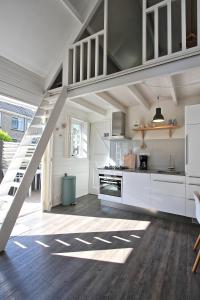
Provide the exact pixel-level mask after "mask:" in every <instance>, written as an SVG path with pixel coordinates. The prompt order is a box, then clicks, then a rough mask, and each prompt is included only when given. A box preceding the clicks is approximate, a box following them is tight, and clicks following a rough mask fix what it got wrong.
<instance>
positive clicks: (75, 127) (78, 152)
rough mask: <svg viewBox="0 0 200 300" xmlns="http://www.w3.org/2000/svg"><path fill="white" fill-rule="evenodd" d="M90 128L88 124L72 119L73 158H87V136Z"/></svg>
mask: <svg viewBox="0 0 200 300" xmlns="http://www.w3.org/2000/svg"><path fill="white" fill-rule="evenodd" d="M87 132H88V126H87V123H86V122H83V121H80V120H77V119H73V118H72V119H71V156H74V157H77V158H86V157H87V144H88V139H87V136H88V134H87Z"/></svg>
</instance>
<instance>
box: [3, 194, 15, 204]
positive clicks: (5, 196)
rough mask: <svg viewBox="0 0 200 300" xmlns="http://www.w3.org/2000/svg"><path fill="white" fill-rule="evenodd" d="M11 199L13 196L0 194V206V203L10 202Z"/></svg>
mask: <svg viewBox="0 0 200 300" xmlns="http://www.w3.org/2000/svg"><path fill="white" fill-rule="evenodd" d="M13 199H14V196H10V195H4V196H0V207H1V203H8V202H11V201H12V200H13Z"/></svg>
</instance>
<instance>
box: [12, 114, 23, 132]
mask: <svg viewBox="0 0 200 300" xmlns="http://www.w3.org/2000/svg"><path fill="white" fill-rule="evenodd" d="M19 119H20V120H23V129H21V128H19V124H20V122H19ZM14 120H15V121H16V122H17V126H16V127H15V126H13V121H14ZM11 130H16V131H20V132H24V131H25V118H23V117H18V116H12V117H11Z"/></svg>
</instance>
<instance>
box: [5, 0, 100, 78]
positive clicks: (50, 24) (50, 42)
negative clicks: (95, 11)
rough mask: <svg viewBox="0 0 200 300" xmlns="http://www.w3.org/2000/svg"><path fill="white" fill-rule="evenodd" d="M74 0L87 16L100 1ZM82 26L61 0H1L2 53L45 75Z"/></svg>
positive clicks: (82, 14)
mask: <svg viewBox="0 0 200 300" xmlns="http://www.w3.org/2000/svg"><path fill="white" fill-rule="evenodd" d="M71 2H72V5H74V6H75V8H76V9H77V10H78V12H79V14H80V15H81V16H82V19H83V20H84V18H85V17H86V15H87V12H88V11H89V10H90V8H91V6H92V5H94V4H95V2H96V1H93V2H92V1H91V0H81V1H79V0H71ZM80 28H81V23H80V22H78V21H77V19H76V18H74V16H73V14H71V12H70V10H68V9H67V7H66V6H64V5H63V3H62V1H61V0H42V1H41V0H28V1H27V0H6V1H5V0H0V41H1V42H0V56H3V57H5V58H7V59H9V60H11V61H13V62H15V63H17V64H19V65H20V66H23V67H25V68H26V69H28V70H30V71H32V72H34V73H36V74H38V75H40V76H42V77H46V76H47V75H48V74H49V72H50V70H51V69H52V68H53V65H54V64H55V61H56V60H57V58H58V57H59V55H60V53H61V52H62V51H63V49H64V47H65V45H66V44H67V43H69V44H70V43H71V42H72V41H73V39H74V38H75V37H76V35H77V33H78V32H79V30H80Z"/></svg>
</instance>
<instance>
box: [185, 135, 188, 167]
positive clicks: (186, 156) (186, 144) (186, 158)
mask: <svg viewBox="0 0 200 300" xmlns="http://www.w3.org/2000/svg"><path fill="white" fill-rule="evenodd" d="M185 152H186V153H185V163H186V165H187V164H188V135H186V138H185Z"/></svg>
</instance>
